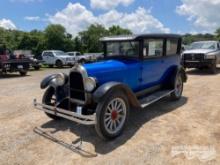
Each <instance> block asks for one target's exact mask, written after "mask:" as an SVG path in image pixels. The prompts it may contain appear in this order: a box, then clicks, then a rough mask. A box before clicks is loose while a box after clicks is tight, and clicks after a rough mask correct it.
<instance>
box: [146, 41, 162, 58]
mask: <svg viewBox="0 0 220 165" xmlns="http://www.w3.org/2000/svg"><path fill="white" fill-rule="evenodd" d="M143 51H144V52H143V54H144V57H160V56H163V39H146V40H144V50H143Z"/></svg>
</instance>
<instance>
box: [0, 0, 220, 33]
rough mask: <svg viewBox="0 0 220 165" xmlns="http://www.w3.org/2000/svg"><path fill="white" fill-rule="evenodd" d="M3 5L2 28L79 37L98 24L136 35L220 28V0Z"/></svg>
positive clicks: (61, 0)
mask: <svg viewBox="0 0 220 165" xmlns="http://www.w3.org/2000/svg"><path fill="white" fill-rule="evenodd" d="M198 2H200V3H199V4H198ZM0 6H1V11H0V26H2V27H5V28H16V29H20V30H25V31H30V30H32V29H40V30H42V29H44V28H45V27H46V26H47V25H48V24H50V23H60V24H62V25H63V26H64V27H66V29H67V31H68V32H70V33H72V34H77V32H79V31H81V30H84V29H85V28H86V27H88V26H89V24H91V23H95V22H97V23H101V24H103V25H104V26H106V27H109V26H111V25H113V24H119V25H120V26H123V27H125V28H129V29H131V30H132V31H133V32H134V33H138V32H142V33H144V32H146V33H149V32H172V33H189V32H191V33H198V32H214V31H215V29H216V28H217V27H220V23H219V22H220V17H219V16H215V12H217V11H220V0H202V1H199V0H111V1H109V0H102V3H100V0H78V1H77V0H3V1H0ZM201 11H204V12H201ZM217 14H218V15H219V13H216V15H217ZM210 18H211V19H210Z"/></svg>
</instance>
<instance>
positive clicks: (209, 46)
mask: <svg viewBox="0 0 220 165" xmlns="http://www.w3.org/2000/svg"><path fill="white" fill-rule="evenodd" d="M182 64H183V66H184V67H185V68H198V69H203V68H210V69H211V71H212V73H216V66H217V64H220V42H218V41H200V42H193V43H192V44H191V45H190V47H189V49H188V50H186V51H184V52H183V54H182Z"/></svg>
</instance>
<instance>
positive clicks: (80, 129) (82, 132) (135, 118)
mask: <svg viewBox="0 0 220 165" xmlns="http://www.w3.org/2000/svg"><path fill="white" fill-rule="evenodd" d="M187 100H188V99H187V97H182V98H181V99H180V100H179V101H175V102H174V101H170V98H169V97H167V98H164V99H162V100H160V101H158V102H157V103H155V104H153V105H150V106H148V107H147V108H145V109H143V110H132V111H131V112H130V118H129V122H128V124H127V126H126V128H125V130H124V132H123V133H122V134H121V136H119V137H118V138H116V139H114V140H112V141H105V140H102V139H100V137H98V135H97V134H96V132H95V129H94V127H93V126H84V125H78V124H75V123H74V122H71V121H68V120H64V119H63V120H60V121H54V120H51V121H49V122H47V123H44V124H43V125H41V128H42V129H47V128H53V129H54V131H52V132H50V133H51V134H52V135H53V134H54V133H56V132H58V131H65V130H70V132H72V133H73V134H76V135H77V136H79V137H81V139H82V141H83V142H87V143H90V144H92V145H93V146H94V148H95V152H96V153H98V154H107V153H109V152H111V151H113V150H115V149H116V148H118V147H119V146H121V145H123V144H124V143H126V141H127V140H129V139H130V138H131V137H132V136H134V135H135V133H136V132H137V131H138V130H139V128H141V126H142V125H144V124H145V123H147V122H149V121H150V120H152V119H155V118H157V117H159V116H161V115H165V114H167V113H169V112H172V111H174V110H176V109H177V108H178V107H181V106H183V105H184V104H186V103H187ZM53 138H54V137H53V136H52V139H53ZM47 139H50V140H51V138H48V137H47ZM57 140H58V141H59V139H57ZM79 140H80V138H78V139H75V140H74V141H73V143H75V142H76V141H79ZM52 141H54V140H52ZM63 143H64V144H65V145H63ZM58 144H61V145H63V146H64V147H66V148H69V149H71V147H70V146H71V145H72V144H70V145H69V147H67V146H68V145H67V144H66V143H65V142H63V141H62V142H61V143H60V142H59V143H58ZM74 151H75V150H74ZM77 153H79V152H77Z"/></svg>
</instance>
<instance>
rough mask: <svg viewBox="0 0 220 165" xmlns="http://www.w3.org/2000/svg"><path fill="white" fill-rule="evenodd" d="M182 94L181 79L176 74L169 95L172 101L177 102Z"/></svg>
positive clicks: (179, 75)
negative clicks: (172, 89) (172, 88)
mask: <svg viewBox="0 0 220 165" xmlns="http://www.w3.org/2000/svg"><path fill="white" fill-rule="evenodd" d="M182 93H183V79H182V75H181V74H180V73H179V74H177V76H176V78H175V82H174V91H173V92H172V93H171V99H172V100H179V99H180V98H181V96H182Z"/></svg>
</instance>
